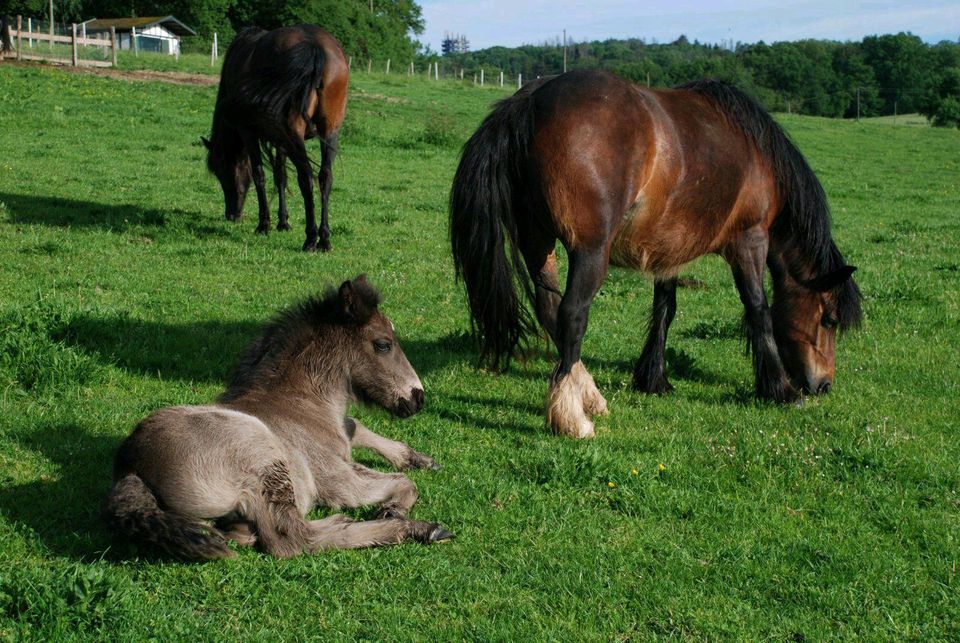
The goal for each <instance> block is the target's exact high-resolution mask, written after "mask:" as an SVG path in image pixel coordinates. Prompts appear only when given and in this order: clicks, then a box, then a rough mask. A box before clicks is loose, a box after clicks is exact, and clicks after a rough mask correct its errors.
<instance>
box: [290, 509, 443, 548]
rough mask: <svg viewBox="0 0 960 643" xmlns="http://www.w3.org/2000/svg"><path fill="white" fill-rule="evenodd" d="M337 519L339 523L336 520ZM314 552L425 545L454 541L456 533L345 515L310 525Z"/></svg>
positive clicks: (433, 526) (418, 524)
mask: <svg viewBox="0 0 960 643" xmlns="http://www.w3.org/2000/svg"><path fill="white" fill-rule="evenodd" d="M334 519H336V520H334ZM308 525H309V528H310V534H309V536H308V539H309V544H308V548H309V549H310V551H317V550H320V549H355V548H358V547H376V546H378V545H396V544H399V543H402V542H418V543H421V544H423V545H429V544H431V543H435V542H439V541H443V540H450V539H451V538H453V534H452V533H450V532H449V531H447V530H446V529H444V528H443V526H442V525H440V524H439V523H435V522H424V521H422V520H408V519H406V518H386V519H381V520H364V521H358V522H351V521H349V519H344V517H343V516H342V515H339V514H338V515H337V516H330V517H329V518H324V519H323V520H314V521H312V522H310V523H308Z"/></svg>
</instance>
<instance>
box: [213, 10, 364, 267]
mask: <svg viewBox="0 0 960 643" xmlns="http://www.w3.org/2000/svg"><path fill="white" fill-rule="evenodd" d="M349 74H350V72H349V69H348V64H347V59H346V56H344V53H343V49H342V48H341V47H340V43H338V42H337V40H336V39H335V38H334V37H333V36H331V35H330V34H329V33H327V32H326V31H324V30H323V29H320V28H319V27H315V26H313V25H295V26H292V27H281V28H279V29H274V30H273V31H264V30H263V29H258V28H256V27H248V28H247V29H244V30H243V31H241V32H240V33H239V34H237V37H236V38H234V40H233V42H232V43H230V47H229V49H227V54H226V56H225V57H224V60H223V69H222V70H221V72H220V87H219V89H218V91H217V102H216V107H215V108H214V111H213V127H212V129H211V134H210V139H209V140H208V139H206V138H203V137H201V140H202V141H203V144H204V145H205V146H206V148H207V168H208V169H209V170H210V171H211V172H212V173H213V174H215V175H216V176H217V178H218V179H219V181H220V187H221V188H222V189H223V198H224V204H225V209H224V215H225V216H226V218H227V219H228V220H230V221H237V220H239V219H240V217H241V215H242V213H243V203H244V201H245V199H246V194H247V190H248V189H249V187H250V178H251V174H252V177H253V183H254V185H255V186H256V190H257V203H258V207H259V223H258V225H257V232H258V233H260V234H267V233H268V232H269V231H270V208H269V205H268V203H267V193H266V186H265V177H264V171H263V158H264V156H265V155H266V156H267V157H268V158H269V160H270V163H271V165H272V166H273V178H274V182H275V183H276V187H277V192H278V194H279V205H278V212H277V230H289V229H290V224H289V223H288V221H287V218H288V215H287V201H286V189H287V169H286V159H287V158H289V159H290V161H291V162H292V163H293V166H294V167H295V168H296V171H297V183H298V185H299V186H300V193H301V195H302V196H303V203H304V208H305V209H306V215H307V223H306V240H305V241H304V243H303V249H304V250H305V251H315V250H317V249H320V250H322V251H324V252H326V251H328V250H330V225H329V222H328V218H329V217H328V213H329V201H330V190H331V188H332V187H333V160H334V158H335V157H336V154H337V141H338V132H339V131H340V126H341V125H342V124H343V119H344V116H345V114H346V110H347V83H348V81H349ZM314 137H317V138H319V139H320V144H321V161H320V170H319V173H318V175H317V180H318V182H319V186H320V228H319V231H318V229H317V220H316V213H315V210H314V201H313V183H314V180H313V166H312V163H311V161H310V158H309V156H308V155H307V148H306V141H307V140H308V139H311V138H314Z"/></svg>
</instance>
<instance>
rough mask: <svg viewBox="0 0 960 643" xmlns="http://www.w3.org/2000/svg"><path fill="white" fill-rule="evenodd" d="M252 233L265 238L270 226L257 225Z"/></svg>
mask: <svg viewBox="0 0 960 643" xmlns="http://www.w3.org/2000/svg"><path fill="white" fill-rule="evenodd" d="M254 232H256V233H257V234H262V235H264V236H266V235H268V234H270V226H262V225H258V226H257V229H256V230H254Z"/></svg>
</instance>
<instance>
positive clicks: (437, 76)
mask: <svg viewBox="0 0 960 643" xmlns="http://www.w3.org/2000/svg"><path fill="white" fill-rule="evenodd" d="M433 65H434V67H433V70H434V72H435V73H434V76H433V79H434V80H440V61H439V60H438V61H437V62H435V63H433Z"/></svg>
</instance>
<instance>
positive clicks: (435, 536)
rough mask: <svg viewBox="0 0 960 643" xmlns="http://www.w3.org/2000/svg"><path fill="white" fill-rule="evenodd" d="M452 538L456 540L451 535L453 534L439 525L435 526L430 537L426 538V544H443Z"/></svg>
mask: <svg viewBox="0 0 960 643" xmlns="http://www.w3.org/2000/svg"><path fill="white" fill-rule="evenodd" d="M454 538H456V536H454V535H453V532H450V531H447V530H446V529H444V528H443V527H442V526H441V525H437V526H436V527H434V529H433V531H431V532H430V535H429V536H427V544H428V545H432V544H433V543H443V542H447V541H448V540H453V539H454Z"/></svg>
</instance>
